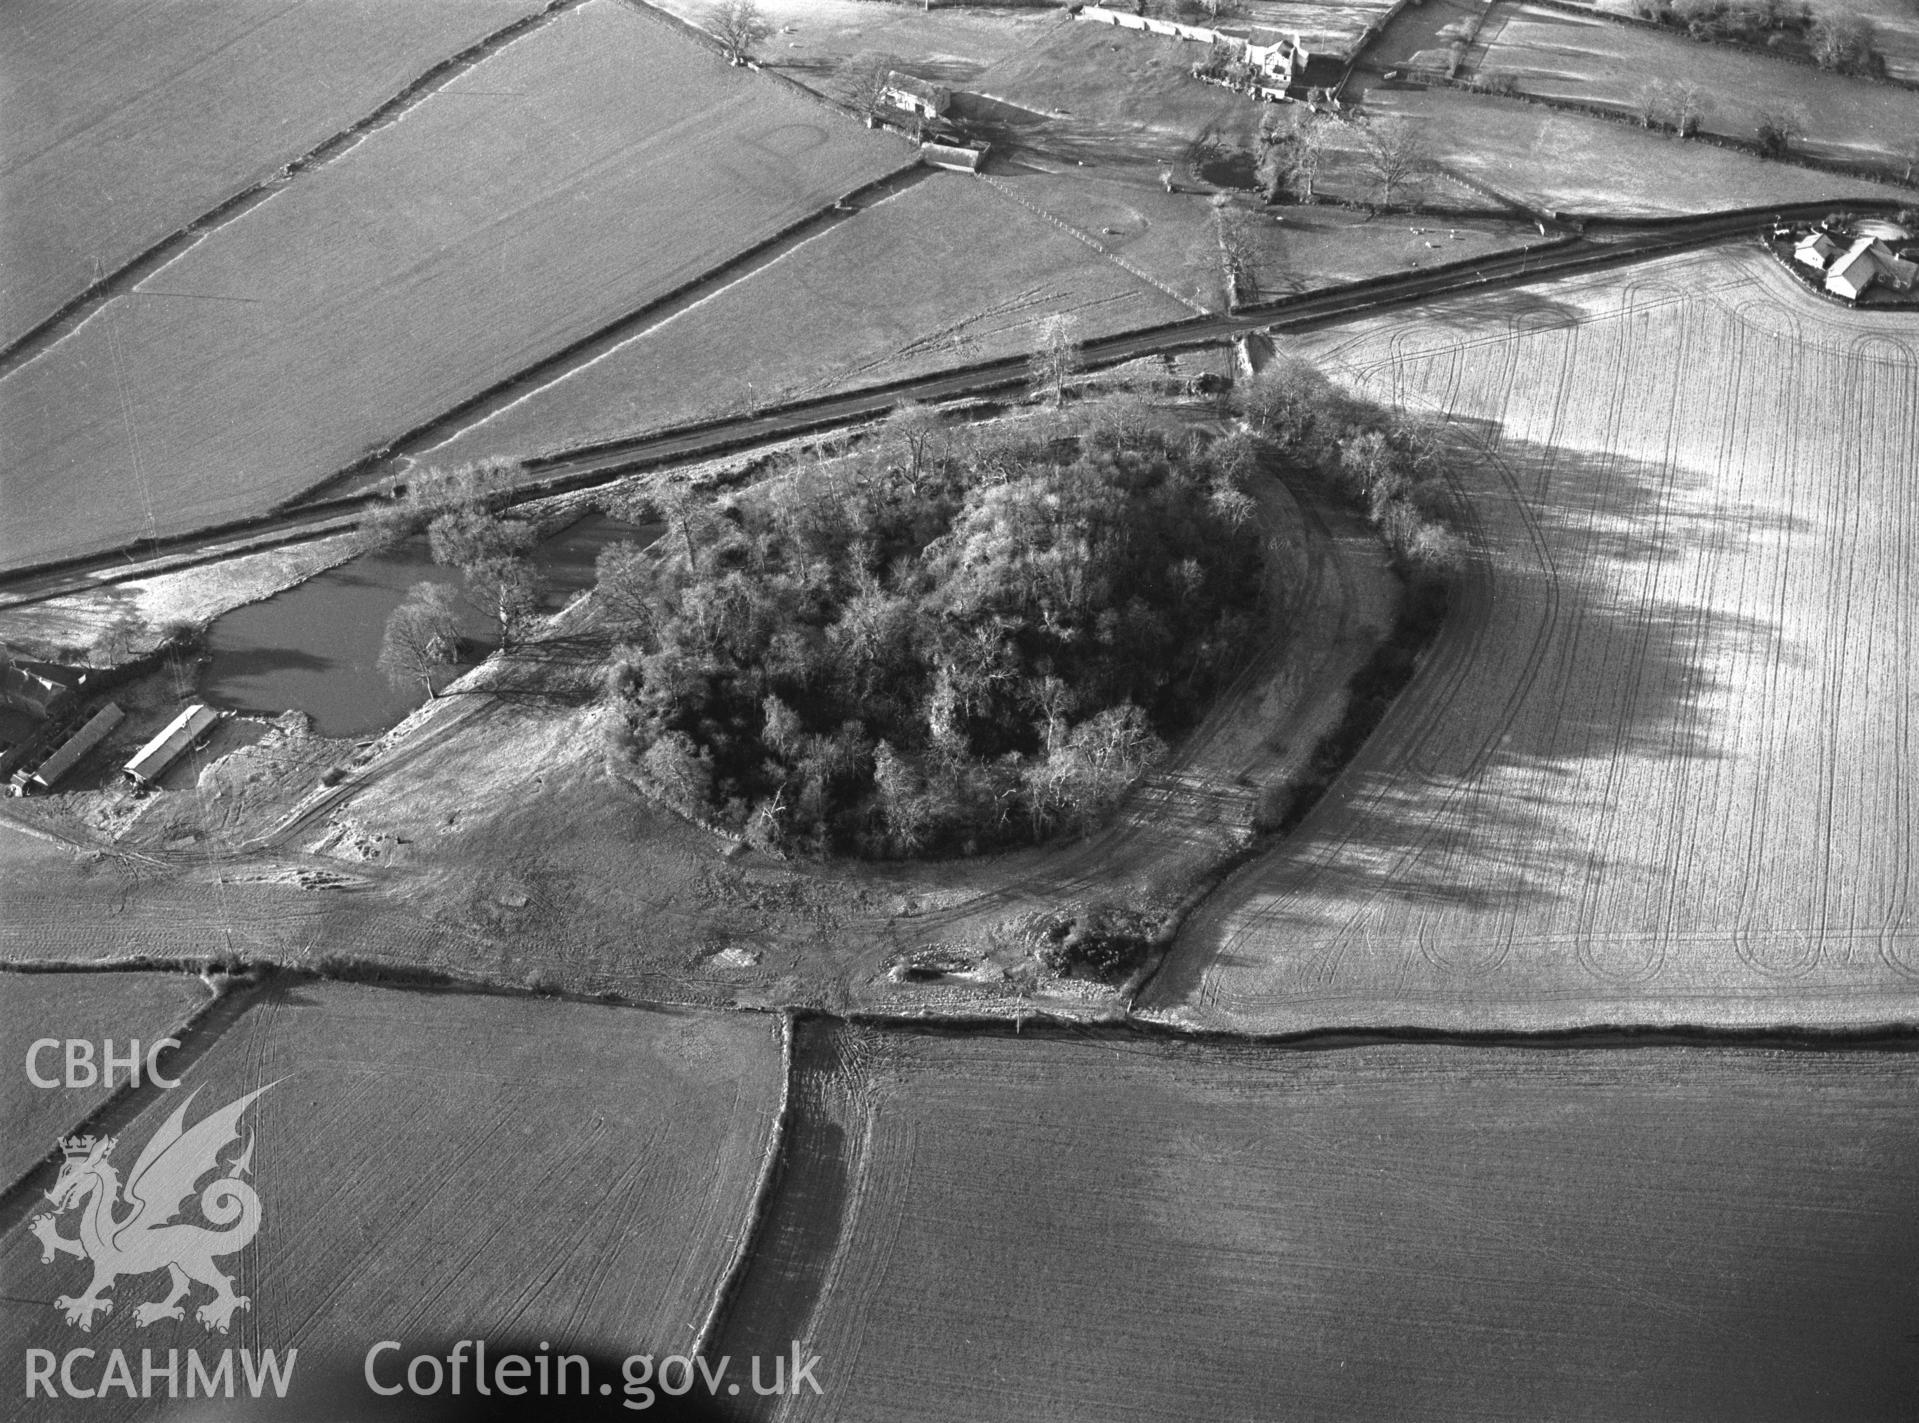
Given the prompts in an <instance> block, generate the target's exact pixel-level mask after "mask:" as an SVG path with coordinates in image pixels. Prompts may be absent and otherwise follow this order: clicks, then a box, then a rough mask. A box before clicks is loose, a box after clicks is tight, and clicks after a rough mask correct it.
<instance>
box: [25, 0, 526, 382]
mask: <svg viewBox="0 0 1919 1423" xmlns="http://www.w3.org/2000/svg"><path fill="white" fill-rule="evenodd" d="M540 7H541V0H416V2H415V3H409V4H404V5H394V4H389V3H386V0H328V3H326V4H318V5H314V4H297V3H287V0H275V3H262V4H247V5H178V4H163V3H156V0H132V3H130V0H14V3H11V4H8V5H6V6H4V7H0V90H3V91H4V92H5V93H6V96H7V121H6V123H5V124H4V125H3V126H0V211H4V212H5V213H6V220H5V222H3V223H0V347H5V346H8V345H10V344H11V343H12V342H13V341H15V340H16V339H18V338H19V337H20V336H21V335H22V334H24V333H25V332H26V331H27V330H28V329H30V328H31V327H33V326H34V325H35V324H36V323H38V322H40V321H43V320H45V319H46V318H47V317H49V316H51V315H52V314H53V313H54V312H55V311H56V310H58V309H59V307H60V306H61V305H62V304H63V303H64V302H65V301H67V300H68V299H70V298H71V297H73V296H75V295H77V294H78V293H79V292H80V291H81V290H83V289H84V288H85V287H87V286H88V285H89V284H90V283H92V282H94V281H96V280H98V279H99V278H100V277H101V276H102V275H105V274H108V273H111V272H113V271H115V270H117V269H118V268H119V267H120V266H121V265H122V264H124V263H125V262H126V261H127V260H128V259H130V258H132V257H133V256H134V255H135V254H137V253H139V252H142V251H144V250H145V249H146V248H147V247H149V246H150V245H152V244H153V243H154V242H157V241H159V240H160V239H161V238H163V237H165V236H167V235H168V234H169V233H172V232H175V231H177V230H178V229H180V228H181V227H183V226H185V225H186V224H187V223H190V222H192V221H193V220H194V219H196V218H198V217H200V216H201V215H202V214H203V213H205V212H206V211H207V210H208V209H210V208H212V207H214V206H216V205H218V204H219V203H221V202H223V201H225V200H226V199H227V198H229V197H231V196H232V195H234V194H235V193H237V192H239V191H241V190H242V189H244V188H246V187H248V186H249V185H251V184H253V183H257V182H261V181H263V180H266V179H268V178H270V177H272V175H273V173H274V171H275V170H276V169H278V168H279V167H280V166H281V165H283V164H286V163H288V162H291V161H292V160H294V159H296V158H299V157H301V156H302V155H304V154H306V153H308V152H310V151H311V150H312V149H314V148H316V147H318V146H319V145H320V144H322V143H324V142H325V141H326V140H327V139H329V138H331V137H333V136H334V135H336V134H339V133H341V132H342V131H344V130H347V129H349V128H351V127H353V126H354V125H355V124H357V123H358V122H359V121H360V120H361V119H363V118H366V117H367V116H369V115H370V114H372V113H373V112H374V111H375V110H376V109H378V108H379V107H380V106H381V105H382V104H383V103H385V102H386V101H387V100H389V99H390V98H392V97H394V96H395V95H396V94H398V93H399V91H400V90H402V89H404V88H405V87H406V86H407V85H408V84H409V83H411V82H412V81H413V80H414V79H416V78H418V77H420V76H421V75H422V74H424V73H425V72H426V71H428V70H430V69H432V68H433V67H434V66H435V65H436V64H438V63H439V62H440V61H441V60H442V59H444V58H446V57H447V56H449V55H452V54H455V53H457V52H459V51H461V50H464V49H466V48H467V47H469V46H471V45H474V44H476V43H478V42H480V41H481V40H483V39H484V38H485V37H486V36H488V35H489V34H491V33H492V32H494V31H495V30H497V29H500V28H502V27H505V26H508V25H511V24H512V23H513V22H514V21H516V20H518V19H521V18H522V17H524V16H528V15H532V14H534V13H536V12H537V11H538V10H539V9H540Z"/></svg>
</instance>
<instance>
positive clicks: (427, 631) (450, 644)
mask: <svg viewBox="0 0 1919 1423" xmlns="http://www.w3.org/2000/svg"><path fill="white" fill-rule="evenodd" d="M459 645H460V619H459V616H458V614H457V613H455V611H454V608H453V592H452V590H451V589H449V588H448V587H447V586H446V585H445V584H444V583H430V582H427V583H415V584H414V585H413V587H412V588H411V589H410V590H408V592H407V595H406V597H405V599H404V600H402V601H401V603H400V606H399V607H397V608H395V609H394V610H393V612H392V613H391V614H390V615H389V616H388V618H387V620H386V633H385V635H384V636H383V637H382V638H381V639H380V658H379V661H378V663H377V664H376V665H377V666H378V667H379V669H380V672H381V674H382V675H383V676H385V678H386V679H387V681H388V682H389V683H390V684H391V685H392V686H393V687H394V688H395V689H396V690H398V689H399V688H402V687H404V686H406V685H408V684H409V683H412V682H415V681H418V682H419V683H420V684H421V685H422V686H424V687H425V688H426V694H427V696H428V697H429V698H432V697H435V696H438V695H439V693H438V692H437V691H435V690H434V686H433V674H434V673H435V672H437V671H439V670H440V669H441V668H443V667H450V666H452V665H453V660H454V657H455V655H456V653H457V652H458V650H459Z"/></svg>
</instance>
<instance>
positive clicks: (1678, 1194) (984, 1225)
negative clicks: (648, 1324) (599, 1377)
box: [715, 1025, 1919, 1423]
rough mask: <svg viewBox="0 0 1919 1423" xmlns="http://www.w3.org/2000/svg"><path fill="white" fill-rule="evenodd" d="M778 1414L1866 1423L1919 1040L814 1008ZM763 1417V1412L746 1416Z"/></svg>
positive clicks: (1904, 1216)
mask: <svg viewBox="0 0 1919 1423" xmlns="http://www.w3.org/2000/svg"><path fill="white" fill-rule="evenodd" d="M796 1065H797V1072H796V1077H795V1082H794V1089H793V1096H792V1103H793V1108H794V1110H793V1113H792V1116H791V1120H790V1126H789V1128H788V1133H787V1137H786V1142H785V1151H784V1154H783V1162H784V1166H783V1171H782V1174H781V1176H780V1178H779V1186H778V1189H777V1191H776V1192H775V1195H774V1202H775V1204H774V1207H773V1209H772V1211H771V1212H770V1214H769V1215H768V1217H767V1219H766V1222H765V1225H764V1227H763V1229H762V1231H761V1233H760V1234H759V1235H758V1237H757V1246H756V1250H755V1254H754V1257H753V1260H752V1262H751V1264H750V1266H749V1268H748V1270H747V1272H746V1274H745V1276H744V1277H743V1278H742V1282H741V1287H740V1289H739V1291H738V1293H737V1294H736V1295H735V1297H734V1304H733V1307H732V1309H731V1310H730V1312H729V1314H728V1316H727V1319H726V1322H725V1323H724V1324H723V1326H722V1328H721V1330H720V1337H719V1341H718V1343H717V1344H716V1346H715V1348H716V1350H717V1349H724V1350H725V1351H726V1352H729V1353H731V1354H732V1355H734V1356H736V1357H738V1356H743V1355H751V1354H753V1353H755V1352H770V1351H771V1350H772V1348H773V1347H774V1344H773V1341H775V1340H780V1339H787V1338H792V1337H799V1338H802V1339H806V1340H808V1341H809V1344H808V1347H809V1348H810V1349H811V1350H812V1351H813V1352H816V1353H818V1354H819V1355H820V1356H821V1358H822V1361H823V1362H822V1365H821V1368H820V1382H821V1385H822V1388H823V1389H824V1396H823V1397H822V1398H819V1399H813V1398H811V1397H810V1396H809V1397H802V1398H800V1399H798V1400H796V1401H793V1402H792V1403H790V1404H789V1406H788V1407H787V1408H786V1409H785V1410H784V1411H783V1412H781V1413H779V1414H778V1416H779V1417H782V1418H786V1419H799V1418H815V1417H817V1418H834V1419H843V1420H863V1419H873V1420H889V1423H892V1421H893V1420H901V1419H912V1420H920V1419H953V1420H974V1419H981V1418H1050V1419H1086V1420H1101V1423H1104V1420H1110V1419H1114V1418H1228V1417H1231V1418H1244V1417H1261V1418H1313V1419H1335V1418H1352V1419H1375V1418H1389V1417H1418V1418H1430V1419H1462V1420H1466V1419H1470V1420H1475V1423H1479V1420H1489V1419H1505V1418H1510V1419H1526V1420H1531V1419H1538V1418H1557V1417H1590V1418H1623V1417H1737V1418H1750V1419H1759V1418H1780V1419H1797V1418H1804V1417H1814V1416H1820V1417H1846V1418H1866V1417H1893V1416H1897V1415H1898V1414H1899V1413H1900V1412H1901V1411H1902V1410H1903V1409H1904V1408H1905V1406H1906V1403H1905V1400H1906V1398H1907V1395H1908V1392H1909V1373H1910V1353H1911V1347H1912V1346H1911V1344H1910V1342H1909V1340H1908V1337H1907V1336H1908V1334H1909V1332H1910V1330H1909V1326H1910V1321H1911V1317H1912V1315H1913V1312H1914V1310H1915V1309H1916V1308H1919V1284H1915V1280H1916V1279H1919V1225H1916V1224H1915V1223H1914V1221H1913V1218H1912V1212H1911V1210H1910V1208H1909V1197H1910V1190H1909V1187H1908V1182H1909V1180H1910V1176H1911V1173H1912V1171H1913V1170H1914V1169H1915V1168H1916V1167H1919V1139H1916V1138H1915V1137H1914V1134H1913V1133H1912V1131H1911V1130H1910V1127H1909V1118H1910V1114H1911V1113H1910V1107H1911V1101H1912V1096H1913V1092H1914V1090H1915V1088H1919V1060H1915V1059H1914V1058H1913V1057H1912V1056H1911V1055H1910V1054H1908V1053H1904V1052H1889V1053H1884V1054H1876V1053H1873V1052H1864V1051H1854V1052H1790V1051H1779V1050H1762V1049H1743V1048H1720V1049H1698V1048H1684V1047H1638V1048H1618V1047H1615V1048H1610V1049H1583V1050H1553V1049H1541V1048H1502V1047H1465V1046H1457V1045H1453V1046H1433V1045H1422V1046H1413V1045H1380V1044H1375V1045H1371V1046H1348V1047H1320V1048H1313V1047H1294V1048H1274V1047H1257V1046H1238V1047H1234V1046H1226V1045H1220V1044H1202V1043H1195V1042H1168V1041H1160V1040H1153V1039H1148V1038H1142V1037H1137V1036H1132V1035H1126V1034H1112V1035H1096V1034H1085V1035H1080V1036H1075V1037H1067V1036H1060V1035H1054V1034H1050V1033H1047V1032H1045V1031H1041V1032H1039V1033H1034V1032H1030V1031H1029V1032H1028V1033H1026V1034H1024V1035H1022V1036H1018V1037H1015V1036H1012V1035H1001V1034H990V1035H989V1034H983V1033H982V1034H971V1035H969V1034H965V1033H952V1034H939V1033H931V1032H929V1033H904V1032H902V1033H880V1032H875V1031H872V1030H870V1029H860V1028H846V1029H840V1030H837V1031H836V1030H833V1029H831V1028H828V1027H826V1026H824V1025H806V1026H805V1027H803V1029H802V1032H801V1036H800V1040H799V1046H798V1051H797V1053H796ZM766 1416H773V1415H772V1414H770V1413H769V1414H768V1415H766Z"/></svg>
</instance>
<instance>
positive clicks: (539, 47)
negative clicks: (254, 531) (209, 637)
mask: <svg viewBox="0 0 1919 1423" xmlns="http://www.w3.org/2000/svg"><path fill="white" fill-rule="evenodd" d="M913 158H914V152H913V150H912V149H911V148H910V147H909V146H908V145H906V144H905V143H903V142H901V141H900V140H899V139H897V138H895V137H893V136H891V135H887V134H883V133H873V132H869V131H867V130H866V129H864V128H862V127H861V126H860V125H859V123H858V122H857V121H856V120H853V119H851V118H850V117H848V116H847V115H846V114H844V113H841V112H838V111H836V110H834V109H832V108H830V107H829V106H826V105H824V104H821V103H817V102H815V101H813V100H811V99H809V98H807V97H806V96H804V95H803V94H801V93H800V92H799V91H797V90H796V89H793V88H791V87H789V86H787V85H785V84H783V83H781V82H779V81H777V80H774V79H771V78H768V77H766V76H764V75H756V74H753V73H751V72H749V71H746V70H743V69H737V68H732V67H730V66H728V65H727V64H726V62H725V61H724V60H723V59H722V58H721V57H720V56H719V55H718V54H717V53H716V52H715V51H713V50H711V49H708V48H706V47H705V46H704V45H702V44H700V43H699V42H697V41H695V40H693V39H690V38H688V37H687V36H686V34H685V33H684V32H682V31H681V30H679V29H678V28H676V27H675V26H674V25H673V23H672V22H670V21H668V20H666V19H665V18H663V17H660V16H657V15H646V14H642V13H640V12H639V11H637V10H636V9H634V8H632V7H628V6H625V5H622V4H619V3H617V0H588V3H586V4H584V5H581V6H579V7H577V8H572V9H565V10H560V11H556V12H555V14H554V16H553V17H552V18H551V19H550V20H549V21H548V22H546V23H543V24H541V25H539V26H537V27H534V28H530V29H528V30H527V31H525V32H524V33H522V34H520V35H519V36H518V37H516V38H514V39H512V41H511V42H510V43H507V44H505V45H503V46H501V47H500V48H498V49H497V50H495V51H493V52H492V53H490V54H489V55H488V56H487V57H486V58H485V59H484V60H483V61H482V62H480V63H478V64H475V65H473V66H472V67H471V68H469V69H466V70H464V71H463V72H461V73H460V74H458V75H457V76H456V77H454V78H453V79H452V80H450V81H449V82H448V83H446V84H445V85H444V86H443V87H440V88H438V89H436V90H434V91H433V92H431V93H428V94H425V95H424V96H423V97H421V98H420V99H419V101H418V102H417V103H415V104H413V105H412V106H410V107H408V108H407V109H406V110H405V112H403V113H401V114H399V115H398V116H397V117H396V118H395V119H394V120H393V121H392V122H390V123H386V124H384V125H383V126H380V127H377V128H375V129H374V130H373V131H371V132H369V133H367V134H366V135H365V136H364V137H363V138H361V139H360V141H359V142H357V143H355V144H353V145H351V146H350V147H348V148H346V149H344V150H343V151H341V152H340V153H339V154H338V155H337V156H334V157H332V158H330V159H329V160H328V161H326V162H324V163H320V164H316V165H315V166H313V167H311V168H308V169H306V170H304V171H303V172H301V173H300V174H299V175H298V176H297V177H295V178H294V179H293V180H292V181H290V182H288V183H286V184H284V185H283V186H281V187H279V188H278V189H277V190H276V191H274V192H273V193H272V194H271V195H270V196H268V197H267V198H266V199H265V200H264V201H262V202H259V203H257V204H254V205H252V206H249V207H247V208H246V209H245V210H244V211H241V212H239V213H238V214H237V215H234V216H231V217H229V218H226V219H222V220H220V221H217V222H215V223H213V224H212V225H211V226H209V227H208V228H207V229H206V231H205V232H204V233H202V234H201V235H199V236H198V239H197V240H196V241H195V242H193V243H192V244H190V245H189V246H187V247H186V248H185V249H184V250H183V251H181V252H180V253H179V255H178V256H176V257H174V258H173V259H172V260H171V261H170V262H168V263H167V264H166V265H164V266H162V267H160V268H159V269H158V270H156V271H153V272H151V273H149V274H147V275H145V276H144V277H143V278H141V279H140V280H139V281H138V282H137V283H136V284H134V285H132V286H131V287H130V288H129V289H127V290H124V291H119V292H117V293H115V294H114V295H113V296H112V297H111V299H110V300H107V301H105V302H104V304H103V305H100V306H99V307H98V309H97V310H94V311H93V312H92V314H91V315H90V316H88V317H87V319H85V320H84V321H83V322H82V323H81V324H80V325H79V326H78V327H77V328H76V329H73V330H71V331H70V332H68V333H67V334H65V335H63V336H61V337H60V338H59V339H58V340H56V341H55V342H54V343H53V344H51V345H50V346H47V347H45V348H44V349H41V350H39V351H38V352H37V353H34V354H32V355H31V357H30V358H28V359H26V360H24V361H23V362H22V363H19V364H16V365H15V366H14V367H13V368H12V369H11V370H8V371H7V372H6V373H5V375H4V376H0V446H4V448H5V449H6V450H7V454H8V461H7V469H6V471H5V473H4V475H3V476H0V499H3V500H4V505H5V508H6V510H7V517H6V519H5V520H4V522H3V523H0V567H8V566H20V565H24V564H31V563H35V562H40V561H46V560H52V559H56V558H61V557H71V556H76V555H81V554H85V553H88V552H93V551H98V550H102V549H107V548H114V547H119V546H122V545H124V544H126V543H128V542H130V541H132V540H134V539H136V538H140V537H145V536H153V535H165V534H171V533H179V532H183V531H186V530H189V529H192V528H195V527H198V526H204V525H206V524H210V523H214V522H218V521H221V520H230V519H237V518H241V517H245V516H247V515H253V514H259V513H263V512H265V511H266V510H268V509H270V508H272V507H273V506H274V505H276V504H277V503H279V502H281V501H284V500H285V499H287V498H289V497H291V496H293V495H295V494H297V493H299V492H301V491H303V490H305V489H307V488H309V487H310V486H312V485H314V484H315V483H316V482H319V481H322V480H324V479H326V478H327V477H328V476H329V475H331V474H333V473H335V472H337V471H338V470H340V469H341V468H342V467H344V466H346V465H349V464H351V463H353V462H354V461H356V460H358V459H360V458H361V457H363V456H366V455H368V454H371V453H375V452H377V451H379V450H381V449H383V448H384V447H385V446H386V444H387V443H388V442H390V441H392V440H393V439H395V438H396V437H398V436H400V435H401V434H403V433H404V432H406V431H408V430H410V429H411V428H413V427H414V426H415V425H417V424H420V423H422V422H425V421H428V420H430V419H432V418H433V417H435V416H437V415H439V414H441V413H442V412H444V411H445V410H447V409H448V408H449V407H452V406H455V405H458V404H460V403H462V402H463V401H465V400H467V399H468V398H470V397H472V396H474V395H475V394H477V393H479V392H481V391H483V390H485V389H487V388H489V387H490V386H492V385H493V384H495V383H496V382H499V381H501V380H503V379H505V378H507V377H510V376H512V375H513V374H515V373H516V372H518V371H520V370H521V369H522V368H524V367H526V366H528V365H530V364H533V363H536V362H538V361H540V360H542V359H544V358H547V357H550V356H551V355H553V354H554V353H555V352H557V351H560V350H562V349H564V348H566V347H568V346H570V345H571V344H572V343H574V342H576V341H578V340H580V339H582V338H584V337H586V336H588V335H590V334H591V333H593V332H596V331H598V330H599V329H600V328H601V327H603V326H605V325H607V324H608V323H610V322H614V321H616V320H618V319H620V318H622V317H624V316H626V315H628V314H629V313H631V312H632V311H634V310H635V309H637V308H639V307H642V306H644V305H646V304H647V303H648V302H650V301H653V300H655V299H657V298H660V297H662V296H663V295H665V294H666V293H668V292H670V291H672V290H674V289H675V288H678V287H681V286H684V285H686V284H687V283H689V282H692V281H695V280H697V279H698V278H699V277H700V276H701V275H702V274H704V273H705V272H707V271H708V270H710V269H711V268H713V267H715V266H718V265H720V264H722V263H723V262H725V261H726V260H727V259H728V258H730V257H733V256H735V255H737V254H738V253H740V252H741V251H743V250H745V249H748V248H751V247H753V246H755V245H756V244H758V243H760V242H762V241H765V240H767V239H769V238H772V237H774V236H775V235H777V234H778V233H780V232H781V231H783V230H784V229H785V228H787V227H788V226H790V225H792V224H794V223H796V222H798V221H801V220H804V219H805V218H807V217H808V216H809V215H811V214H813V213H814V212H816V211H818V210H819V209H821V208H823V207H826V206H828V205H830V204H831V203H833V202H834V201H835V200H836V199H837V198H839V197H840V196H841V195H843V194H845V193H848V192H851V191H853V190H855V189H858V188H861V187H863V186H865V185H866V184H868V183H870V182H872V181H873V180H875V179H877V178H880V177H882V176H884V175H886V174H888V173H890V172H892V171H894V170H896V169H899V168H901V167H904V166H906V165H907V164H908V163H909V162H911V161H912V160H913Z"/></svg>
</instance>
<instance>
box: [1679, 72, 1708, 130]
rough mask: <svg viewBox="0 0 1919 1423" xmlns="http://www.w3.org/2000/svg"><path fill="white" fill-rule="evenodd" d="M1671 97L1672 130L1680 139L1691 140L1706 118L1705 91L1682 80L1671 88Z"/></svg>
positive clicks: (1690, 82) (1692, 83)
mask: <svg viewBox="0 0 1919 1423" xmlns="http://www.w3.org/2000/svg"><path fill="white" fill-rule="evenodd" d="M1672 95H1673V128H1674V129H1675V130H1676V131H1677V132H1678V134H1679V136H1680V137H1681V138H1691V137H1692V136H1693V135H1694V134H1696V133H1698V132H1699V124H1700V121H1701V120H1702V119H1704V118H1705V117H1706V91H1705V90H1704V89H1702V88H1701V87H1700V86H1699V85H1697V84H1695V83H1694V82H1693V81H1692V80H1690V79H1682V80H1680V81H1679V83H1677V84H1675V85H1674V86H1673V90H1672Z"/></svg>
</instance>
